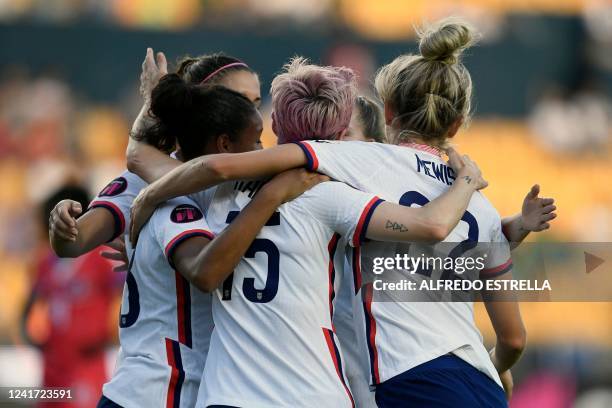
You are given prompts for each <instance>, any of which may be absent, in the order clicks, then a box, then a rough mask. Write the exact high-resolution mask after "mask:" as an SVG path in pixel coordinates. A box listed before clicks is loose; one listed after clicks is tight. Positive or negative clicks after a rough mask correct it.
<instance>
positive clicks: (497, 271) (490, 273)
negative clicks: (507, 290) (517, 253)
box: [480, 258, 512, 278]
mask: <svg viewBox="0 0 612 408" xmlns="http://www.w3.org/2000/svg"><path fill="white" fill-rule="evenodd" d="M511 267H512V258H510V259H508V260H507V261H506V262H504V263H503V264H501V265H499V266H496V267H495V268H489V269H483V270H482V271H481V272H480V276H486V277H488V278H492V277H495V276H499V275H501V274H504V273H506V272H508V271H509V270H510V268H511Z"/></svg>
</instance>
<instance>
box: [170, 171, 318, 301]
mask: <svg viewBox="0 0 612 408" xmlns="http://www.w3.org/2000/svg"><path fill="white" fill-rule="evenodd" d="M326 180H328V178H327V177H326V176H323V175H320V174H317V173H310V172H307V171H306V170H303V169H296V170H290V171H286V172H283V173H281V174H279V175H277V176H276V177H274V179H272V180H271V181H270V182H268V183H266V184H265V185H264V186H263V187H262V189H261V190H260V191H259V192H258V193H257V195H256V196H255V198H254V199H253V200H252V201H251V202H250V203H249V204H248V205H247V206H246V207H245V209H244V210H242V211H241V212H240V214H239V215H238V216H237V217H236V219H235V220H234V221H232V223H231V224H230V225H229V226H228V227H227V228H226V229H225V230H224V231H223V232H222V233H221V234H219V235H218V236H217V237H215V239H213V240H212V241H210V240H208V239H207V238H204V237H194V238H191V239H188V240H186V241H185V242H184V243H182V244H181V245H180V246H179V247H178V248H177V249H176V251H175V255H174V259H173V262H174V264H175V266H176V267H177V269H178V271H179V272H180V273H181V274H182V275H183V276H184V277H185V278H186V279H188V280H189V281H190V282H191V283H192V284H194V285H195V286H197V287H198V288H199V289H200V290H202V291H204V292H212V291H214V290H215V289H216V288H217V287H218V286H219V284H221V282H223V281H224V280H225V279H226V278H227V277H228V276H229V275H230V274H231V273H232V272H233V270H234V269H235V268H236V265H238V263H239V262H240V260H241V259H242V257H243V256H244V253H245V252H246V251H247V249H248V248H249V246H250V245H251V244H252V242H253V240H254V239H255V237H256V236H257V234H258V233H259V231H260V230H261V228H262V227H263V226H264V225H265V224H266V222H267V221H268V219H269V218H270V217H271V216H272V214H274V211H276V209H277V208H278V206H280V205H281V204H283V203H284V202H287V201H290V200H292V199H294V198H296V197H298V196H299V195H301V194H302V193H303V192H304V191H306V190H308V189H310V188H312V187H314V186H315V185H316V184H318V183H320V182H322V181H326Z"/></svg>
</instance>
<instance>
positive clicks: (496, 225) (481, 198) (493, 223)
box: [470, 192, 501, 232]
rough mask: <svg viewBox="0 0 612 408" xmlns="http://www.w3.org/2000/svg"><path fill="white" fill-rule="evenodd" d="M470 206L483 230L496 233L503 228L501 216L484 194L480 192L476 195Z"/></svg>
mask: <svg viewBox="0 0 612 408" xmlns="http://www.w3.org/2000/svg"><path fill="white" fill-rule="evenodd" d="M470 204H473V205H470V207H473V208H470V211H473V212H474V214H473V215H474V216H475V217H476V219H477V220H478V224H479V225H480V226H481V228H482V229H483V230H488V231H491V232H493V231H495V230H497V229H500V228H501V216H500V215H499V212H498V211H497V209H496V208H495V207H494V206H493V204H492V203H491V202H490V201H489V199H487V197H485V195H484V194H482V193H481V192H478V193H476V194H474V196H473V198H472V202H471V203H470Z"/></svg>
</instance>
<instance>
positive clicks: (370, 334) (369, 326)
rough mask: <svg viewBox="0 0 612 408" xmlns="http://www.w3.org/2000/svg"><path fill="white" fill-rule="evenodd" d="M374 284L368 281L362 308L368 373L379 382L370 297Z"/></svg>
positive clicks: (374, 328) (373, 381)
mask: <svg viewBox="0 0 612 408" xmlns="http://www.w3.org/2000/svg"><path fill="white" fill-rule="evenodd" d="M373 290H374V286H373V285H372V283H368V284H367V285H366V287H365V293H364V300H363V308H364V312H365V318H366V335H367V343H368V352H369V354H370V374H371V375H372V383H373V384H379V383H380V374H379V372H378V350H377V349H376V320H374V315H373V314H372V297H373Z"/></svg>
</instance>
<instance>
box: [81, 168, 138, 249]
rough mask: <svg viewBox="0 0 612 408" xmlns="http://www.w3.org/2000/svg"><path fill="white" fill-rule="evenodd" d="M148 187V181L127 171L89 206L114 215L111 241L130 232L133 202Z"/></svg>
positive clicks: (104, 189)
mask: <svg viewBox="0 0 612 408" xmlns="http://www.w3.org/2000/svg"><path fill="white" fill-rule="evenodd" d="M146 185H147V183H146V181H144V180H143V179H141V178H140V177H138V176H137V175H136V174H134V173H132V172H130V171H127V170H126V171H124V172H123V173H121V175H120V176H119V177H117V178H116V179H114V180H113V181H111V182H110V183H109V184H108V185H107V186H106V187H104V188H103V189H102V191H100V193H99V194H98V195H97V196H96V198H94V200H93V201H92V202H91V203H90V204H89V208H106V209H107V210H108V211H110V212H111V214H112V215H113V218H114V219H115V233H114V234H113V238H112V239H111V241H112V240H113V239H115V238H117V237H119V236H121V235H123V234H127V233H128V232H129V230H130V228H129V225H130V214H131V212H130V209H131V207H132V202H134V199H135V198H136V196H137V195H138V193H140V190H142V189H143V188H144V187H146ZM126 243H127V240H126Z"/></svg>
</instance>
